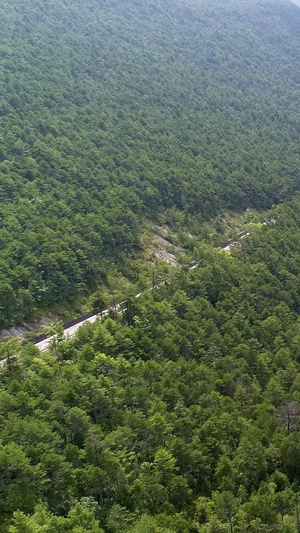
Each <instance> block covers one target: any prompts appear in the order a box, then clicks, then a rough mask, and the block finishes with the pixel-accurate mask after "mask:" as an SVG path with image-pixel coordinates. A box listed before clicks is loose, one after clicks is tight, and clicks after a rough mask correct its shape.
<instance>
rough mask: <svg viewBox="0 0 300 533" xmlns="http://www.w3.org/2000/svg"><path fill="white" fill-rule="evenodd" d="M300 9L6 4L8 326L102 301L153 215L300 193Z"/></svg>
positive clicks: (165, 0) (2, 107) (55, 0)
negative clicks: (102, 287)
mask: <svg viewBox="0 0 300 533" xmlns="http://www.w3.org/2000/svg"><path fill="white" fill-rule="evenodd" d="M299 28H300V10H299V9H298V8H297V7H296V6H295V5H293V4H291V3H289V2H283V3H281V2H276V1H274V2H269V1H262V2H257V1H255V0H247V1H246V0H243V1H241V2H235V1H227V0H225V1H222V2H221V1H218V0H217V1H215V0H214V1H213V2H206V1H200V0H199V1H198V0H187V1H186V0H185V1H183V0H129V1H127V2H121V1H120V0H109V1H108V0H97V1H96V0H72V1H71V0H52V1H49V2H44V1H42V0H3V1H2V2H1V5H0V32H1V48H0V59H1V61H0V75H1V96H0V114H1V138H0V161H1V162H0V219H1V229H0V266H1V269H0V304H1V310H0V326H3V325H4V324H10V323H13V322H16V321H20V320H22V319H23V318H24V317H29V316H31V315H32V313H33V311H34V309H35V308H36V307H38V306H47V305H51V304H53V303H55V302H58V301H60V299H62V298H65V297H68V298H73V297H74V296H75V295H76V294H78V293H79V292H81V291H83V290H85V288H86V287H88V288H89V290H91V289H92V288H95V287H96V285H97V282H98V280H99V279H103V278H104V276H105V272H106V271H107V269H109V265H110V264H111V263H115V262H116V261H119V260H120V259H121V258H122V256H123V255H124V254H126V253H127V252H128V251H130V250H133V249H136V248H137V247H138V246H139V227H140V221H141V219H142V217H143V216H144V215H145V214H147V216H150V217H151V218H152V219H155V217H157V216H158V214H159V213H160V212H161V211H164V210H166V209H172V208H173V207H175V208H177V209H180V210H185V212H186V213H187V214H188V213H190V214H191V215H192V216H194V217H200V220H201V218H207V217H210V216H211V215H213V214H216V213H217V212H219V211H220V210H221V209H222V208H224V207H227V208H231V209H244V208H246V207H247V206H249V205H252V206H255V207H257V208H264V207H269V206H270V205H272V203H274V202H280V201H282V200H283V199H287V198H290V197H291V196H292V195H293V193H294V192H295V191H297V190H299V188H300V180H299V163H300V157H299V145H298V137H299V131H300V110H299V83H300V31H299Z"/></svg>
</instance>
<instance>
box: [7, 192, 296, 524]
mask: <svg viewBox="0 0 300 533" xmlns="http://www.w3.org/2000/svg"><path fill="white" fill-rule="evenodd" d="M272 220H273V223H272V222H270V220H269V221H268V223H267V224H266V225H263V224H259V223H256V224H252V225H251V235H249V236H248V237H246V238H245V239H243V240H242V241H241V242H240V244H239V246H236V247H235V248H233V249H232V250H231V251H230V252H226V251H224V250H219V249H216V248H215V247H212V246H210V245H209V244H204V245H200V246H199V247H198V248H197V249H195V250H194V253H195V256H197V258H198V261H199V265H198V267H197V268H196V269H194V270H189V269H188V268H182V269H181V270H178V271H176V272H175V273H174V275H173V277H172V279H170V280H169V282H167V283H165V284H163V285H160V286H159V287H157V288H155V290H154V291H146V292H145V293H143V295H142V296H141V297H140V298H139V299H132V300H131V301H130V300H128V301H127V305H126V310H125V312H124V314H123V316H122V315H120V314H117V315H115V314H114V313H113V311H112V312H111V315H110V316H108V317H105V318H104V319H103V320H102V321H100V320H98V322H97V323H95V324H89V325H86V326H84V327H82V328H81V329H80V330H79V331H78V333H77V335H76V337H75V338H74V339H70V340H67V341H64V342H61V340H60V339H57V340H55V341H53V343H52V345H51V347H50V349H49V351H48V352H47V353H42V354H41V353H40V352H39V351H38V349H37V348H36V347H35V346H34V345H33V344H32V343H29V344H27V345H26V346H23V347H22V346H21V345H19V344H18V341H17V340H15V339H12V340H10V341H8V342H7V343H4V344H2V345H1V352H2V355H5V356H6V357H7V364H6V366H4V367H3V368H2V369H1V371H0V380H1V389H0V476H1V482H0V520H1V523H0V530H1V532H3V533H68V532H71V533H89V532H90V533H103V532H105V533H228V532H230V533H298V532H299V527H300V349H299V346H300V334H299V324H300V316H299V313H300V290H299V289H300V255H299V241H300V197H299V196H298V197H296V198H295V199H294V200H293V201H291V202H289V203H285V204H281V205H279V206H278V207H276V208H275V209H274V210H273V211H272ZM274 221H275V222H274Z"/></svg>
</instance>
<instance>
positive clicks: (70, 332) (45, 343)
mask: <svg viewBox="0 0 300 533" xmlns="http://www.w3.org/2000/svg"><path fill="white" fill-rule="evenodd" d="M247 235H249V233H246V231H241V233H239V234H238V235H237V236H236V238H235V239H230V240H228V241H226V242H225V243H223V244H221V245H220V246H219V248H220V249H223V250H226V251H228V250H230V248H232V247H233V246H236V244H237V242H238V240H240V239H243V238H244V237H246V236H247ZM197 266H198V261H193V262H192V263H190V264H189V265H188V267H189V268H190V269H191V270H193V269H194V268H196V267H197ZM161 283H163V282H161ZM161 283H159V284H158V285H160V284H161ZM141 294H142V293H139V294H137V295H136V298H139V296H141ZM120 308H121V306H120V304H119V305H118V306H117V310H120ZM110 309H111V308H108V309H105V310H104V311H103V312H102V313H101V314H100V313H99V314H96V315H93V316H90V317H88V318H83V319H82V320H79V319H78V320H79V321H78V322H77V323H76V324H74V325H72V326H70V327H67V328H66V329H64V331H63V338H64V339H71V338H72V337H74V336H75V334H76V333H77V331H78V329H79V328H80V327H81V326H84V325H85V324H93V323H94V322H96V320H98V319H101V318H103V317H104V316H105V315H108V313H109V311H110ZM56 338H57V335H52V336H51V337H47V338H46V339H42V340H40V341H38V342H35V343H34V345H35V346H36V347H37V348H38V349H39V350H40V351H41V352H45V351H46V350H47V349H48V348H49V346H50V344H51V343H52V342H53V341H54V340H55V339H56ZM5 364H6V359H3V360H2V361H0V368H1V367H3V366H4V365H5Z"/></svg>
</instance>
